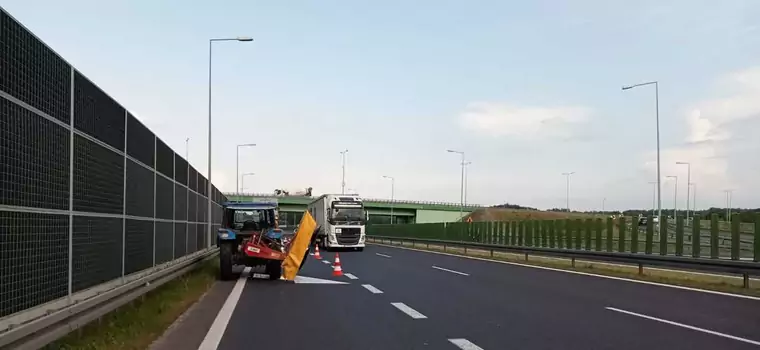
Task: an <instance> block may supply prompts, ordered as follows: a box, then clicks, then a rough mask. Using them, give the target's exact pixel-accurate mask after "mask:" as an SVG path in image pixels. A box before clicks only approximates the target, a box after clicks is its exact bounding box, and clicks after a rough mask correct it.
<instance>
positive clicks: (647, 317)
mask: <svg viewBox="0 0 760 350" xmlns="http://www.w3.org/2000/svg"><path fill="white" fill-rule="evenodd" d="M605 309H607V310H610V311H615V312H620V313H623V314H627V315H631V316H636V317H641V318H645V319H647V320H652V321H657V322H662V323H666V324H669V325H672V326H678V327H683V328H686V329H691V330H693V331H697V332H703V333H707V334H712V335H716V336H719V337H723V338H728V339H733V340H736V341H740V342H744V343H747V344H752V345H760V341H755V340H750V339H745V338H740V337H737V336H733V335H728V334H725V333H720V332H716V331H711V330H709V329H704V328H699V327H694V326H689V325H687V324H683V323H678V322H673V321H668V320H664V319H661V318H657V317H652V316H647V315H643V314H637V313H635V312H631V311H625V310H621V309H618V308H614V307H606V308H605Z"/></svg>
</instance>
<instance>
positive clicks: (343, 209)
mask: <svg viewBox="0 0 760 350" xmlns="http://www.w3.org/2000/svg"><path fill="white" fill-rule="evenodd" d="M307 211H308V212H309V213H310V214H311V216H312V217H314V220H315V221H316V223H317V227H319V230H318V231H317V239H316V242H317V244H319V246H320V248H322V249H324V250H326V251H330V250H331V249H333V248H349V249H355V250H358V251H363V250H364V245H365V243H364V241H365V236H364V232H365V225H366V223H367V212H366V211H365V209H364V203H363V202H362V199H361V197H359V196H358V195H354V194H323V195H321V196H319V197H317V198H316V199H314V201H312V202H311V203H310V204H309V205H308V208H307Z"/></svg>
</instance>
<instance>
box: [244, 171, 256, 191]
mask: <svg viewBox="0 0 760 350" xmlns="http://www.w3.org/2000/svg"><path fill="white" fill-rule="evenodd" d="M253 175H256V173H244V174H243V175H241V177H240V192H241V193H242V192H243V190H245V177H246V176H253Z"/></svg>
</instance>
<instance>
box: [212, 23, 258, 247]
mask: <svg viewBox="0 0 760 350" xmlns="http://www.w3.org/2000/svg"><path fill="white" fill-rule="evenodd" d="M217 41H241V42H247V41H253V39H252V38H249V37H237V38H216V39H209V41H208V195H207V196H206V198H207V199H208V220H207V221H208V222H207V224H208V236H209V243H210V242H211V239H210V238H211V234H212V232H211V208H212V201H211V197H213V196H212V195H211V192H213V191H212V188H213V187H214V185H212V183H211V57H212V54H211V53H212V52H213V50H212V48H213V47H214V46H213V44H214V42H217Z"/></svg>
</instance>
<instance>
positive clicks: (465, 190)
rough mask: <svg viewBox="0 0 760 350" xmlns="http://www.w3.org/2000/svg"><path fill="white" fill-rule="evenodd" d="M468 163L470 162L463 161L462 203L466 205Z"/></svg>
mask: <svg viewBox="0 0 760 350" xmlns="http://www.w3.org/2000/svg"><path fill="white" fill-rule="evenodd" d="M470 164H472V162H466V163H464V205H467V187H468V186H467V185H468V182H467V166H468V165H470Z"/></svg>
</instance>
